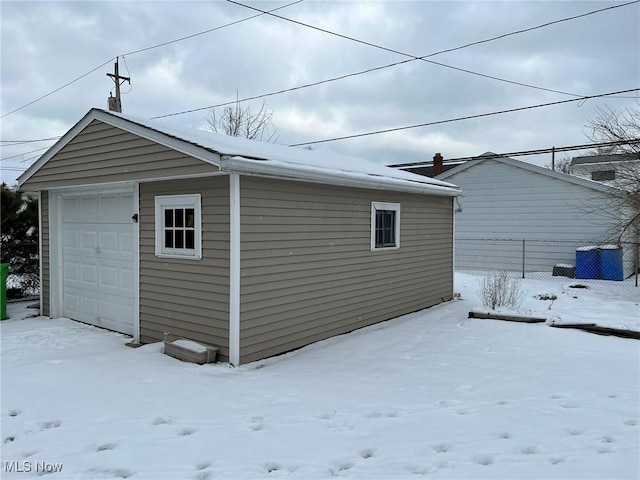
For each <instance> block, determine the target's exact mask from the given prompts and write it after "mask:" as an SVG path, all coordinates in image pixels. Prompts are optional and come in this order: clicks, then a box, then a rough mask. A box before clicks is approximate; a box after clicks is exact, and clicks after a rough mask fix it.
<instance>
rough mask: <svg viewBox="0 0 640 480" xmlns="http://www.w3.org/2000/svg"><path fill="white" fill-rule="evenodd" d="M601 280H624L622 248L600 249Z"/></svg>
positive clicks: (609, 246) (609, 247)
mask: <svg viewBox="0 0 640 480" xmlns="http://www.w3.org/2000/svg"><path fill="white" fill-rule="evenodd" d="M600 278H602V280H616V281H619V282H621V281H622V280H624V269H623V268H622V248H621V247H618V246H616V245H605V246H602V247H600Z"/></svg>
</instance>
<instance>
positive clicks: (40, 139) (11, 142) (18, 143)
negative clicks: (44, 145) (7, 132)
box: [0, 136, 60, 147]
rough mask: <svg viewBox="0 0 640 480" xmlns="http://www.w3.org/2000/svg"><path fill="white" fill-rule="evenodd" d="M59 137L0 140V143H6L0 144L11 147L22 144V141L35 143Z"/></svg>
mask: <svg viewBox="0 0 640 480" xmlns="http://www.w3.org/2000/svg"><path fill="white" fill-rule="evenodd" d="M59 138H60V137H59V136H58V137H49V138H37V139H34V140H0V142H2V143H6V144H7V145H2V146H3V147H13V146H14V145H22V144H23V143H37V142H50V141H53V140H58V139H59Z"/></svg>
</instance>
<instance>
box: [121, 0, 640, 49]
mask: <svg viewBox="0 0 640 480" xmlns="http://www.w3.org/2000/svg"><path fill="white" fill-rule="evenodd" d="M303 1H304V0H296V1H295V2H291V3H288V4H286V5H282V6H281V7H277V8H273V9H271V10H267V11H264V12H262V13H258V14H256V15H252V16H250V17H246V18H243V19H240V20H236V21H234V22H231V23H227V24H225V25H221V26H219V27H214V28H210V29H209V30H204V31H202V32H198V33H194V34H192V35H187V36H186V37H180V38H176V39H175V40H170V41H168V42H164V43H159V44H157V45H153V46H151V47H146V48H141V49H139V50H133V51H131V52H128V53H124V54H122V55H123V56H124V55H135V54H136V53H141V52H146V51H148V50H153V49H154V48H160V47H164V46H166V45H171V44H172V43H176V42H181V41H183V40H188V39H190V38H193V37H197V36H199V35H204V34H205V33H211V32H215V31H216V30H220V29H221V28H225V27H230V26H232V25H237V24H238V23H242V22H246V21H247V20H251V19H254V18H257V17H260V16H262V15H265V14H267V13H271V12H275V11H277V10H282V9H283V8H287V7H290V6H292V5H296V4H298V3H301V2H303ZM638 1H640V0H638Z"/></svg>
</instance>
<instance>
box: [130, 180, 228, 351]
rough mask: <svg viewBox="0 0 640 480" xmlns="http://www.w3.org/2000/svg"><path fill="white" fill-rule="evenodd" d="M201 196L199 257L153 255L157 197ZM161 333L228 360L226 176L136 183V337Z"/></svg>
mask: <svg viewBox="0 0 640 480" xmlns="http://www.w3.org/2000/svg"><path fill="white" fill-rule="evenodd" d="M194 193H199V194H201V196H202V259H201V260H182V259H173V258H159V257H156V256H155V216H154V215H155V197H156V195H181V194H194ZM164 332H169V333H172V334H175V335H180V336H185V337H187V338H190V339H193V340H197V341H202V342H205V343H209V344H213V345H216V346H218V347H219V348H220V352H219V357H220V360H222V361H226V360H228V358H229V178H228V177H227V176H222V177H206V178H202V179H191V180H180V181H171V182H154V183H143V184H140V339H141V341H142V342H143V343H147V342H154V341H159V340H162V336H163V333H164Z"/></svg>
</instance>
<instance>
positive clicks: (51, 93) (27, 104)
mask: <svg viewBox="0 0 640 480" xmlns="http://www.w3.org/2000/svg"><path fill="white" fill-rule="evenodd" d="M112 60H113V58H110V59H109V60H107V61H106V62H104V63H103V64H101V65H98V66H97V67H96V68H94V69H93V70H89V71H88V72H87V73H84V74H82V75H80V76H79V77H77V78H75V79H73V80H71V81H70V82H67V83H65V84H64V85H62V86H61V87H58V88H56V89H55V90H53V91H51V92H49V93H47V94H45V95H42V96H41V97H38V98H36V99H35V100H32V101H30V102H29V103H25V104H24V105H22V106H21V107H18V108H15V109H13V110H11V111H10V112H7V113H3V114H2V115H0V118H4V117H6V116H7V115H11V114H12V113H16V112H18V111H20V110H22V109H23V108H27V107H28V106H29V105H33V104H34V103H36V102H39V101H40V100H42V99H45V98H47V97H49V96H51V95H53V94H54V93H56V92H59V91H60V90H62V89H63V88H65V87H68V86H69V85H71V84H73V83H76V82H77V81H78V80H82V79H83V78H84V77H86V76H87V75H90V74H92V73H93V72H95V71H96V70H99V69H100V68H102V67H104V66H105V65H106V64H107V63H110V62H111V61H112Z"/></svg>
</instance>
